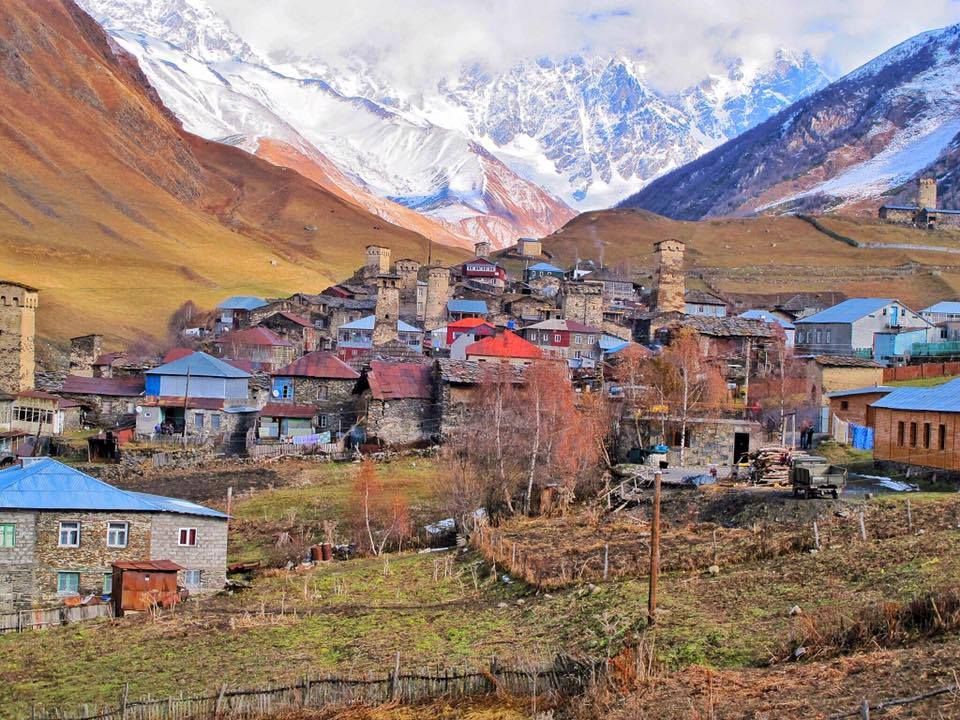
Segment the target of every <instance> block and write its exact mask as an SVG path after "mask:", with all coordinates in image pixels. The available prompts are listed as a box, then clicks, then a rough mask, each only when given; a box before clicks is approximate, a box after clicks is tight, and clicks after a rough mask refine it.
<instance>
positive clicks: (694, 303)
mask: <svg viewBox="0 0 960 720" xmlns="http://www.w3.org/2000/svg"><path fill="white" fill-rule="evenodd" d="M683 303H684V308H683V312H684V313H685V314H687V315H694V316H700V317H726V316H727V301H726V300H724V299H723V298H721V297H718V296H716V295H714V294H713V293H709V292H706V291H705V290H687V291H686V292H685V293H684V294H683Z"/></svg>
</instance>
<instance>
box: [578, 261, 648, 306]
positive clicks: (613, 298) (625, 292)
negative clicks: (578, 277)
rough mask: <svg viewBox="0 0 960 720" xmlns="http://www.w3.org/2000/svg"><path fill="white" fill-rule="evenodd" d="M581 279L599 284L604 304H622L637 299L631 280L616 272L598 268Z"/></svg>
mask: <svg viewBox="0 0 960 720" xmlns="http://www.w3.org/2000/svg"><path fill="white" fill-rule="evenodd" d="M583 279H584V280H587V281H590V282H595V283H600V285H601V287H602V292H601V294H602V295H603V299H604V301H605V302H606V303H612V302H616V303H623V302H629V301H633V300H636V299H637V289H636V287H635V286H634V284H633V280H632V279H631V278H630V276H628V275H626V274H624V273H622V272H619V271H617V270H611V269H610V268H598V269H596V270H593V271H592V272H590V273H588V274H587V275H585V276H584V278H583Z"/></svg>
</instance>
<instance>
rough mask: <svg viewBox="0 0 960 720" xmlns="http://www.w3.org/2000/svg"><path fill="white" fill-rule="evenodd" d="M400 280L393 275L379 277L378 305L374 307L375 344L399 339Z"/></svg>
mask: <svg viewBox="0 0 960 720" xmlns="http://www.w3.org/2000/svg"><path fill="white" fill-rule="evenodd" d="M398 282H399V281H398V280H397V279H396V278H395V277H393V276H387V277H382V276H381V277H378V278H377V305H376V308H375V309H374V316H375V317H374V325H373V344H374V345H383V344H384V343H387V342H390V341H391V340H396V339H397V321H399V320H400V288H399V287H398V285H397V283H398Z"/></svg>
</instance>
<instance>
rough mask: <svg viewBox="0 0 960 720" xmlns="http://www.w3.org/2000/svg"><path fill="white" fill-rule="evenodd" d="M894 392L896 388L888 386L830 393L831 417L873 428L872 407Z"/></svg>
mask: <svg viewBox="0 0 960 720" xmlns="http://www.w3.org/2000/svg"><path fill="white" fill-rule="evenodd" d="M894 390H896V388H894V387H890V386H888V385H867V386H866V387H860V388H850V389H849V390H834V391H833V392H828V393H826V397H827V399H828V400H829V403H830V417H831V419H832V418H834V417H837V418H840V419H841V420H843V421H844V422H849V423H854V424H855V425H862V426H864V427H873V412H872V409H871V408H870V406H871V405H872V404H873V403H875V402H876V401H877V400H879V399H880V398H883V397H886V396H887V395H889V394H890V393H891V392H893V391H894Z"/></svg>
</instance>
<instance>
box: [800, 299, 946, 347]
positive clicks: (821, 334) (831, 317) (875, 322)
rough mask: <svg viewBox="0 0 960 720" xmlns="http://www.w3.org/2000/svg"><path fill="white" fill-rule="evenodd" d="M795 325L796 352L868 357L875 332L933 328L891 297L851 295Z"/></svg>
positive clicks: (930, 331) (927, 329) (929, 330)
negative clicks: (855, 296)
mask: <svg viewBox="0 0 960 720" xmlns="http://www.w3.org/2000/svg"><path fill="white" fill-rule="evenodd" d="M795 325H796V328H797V337H796V346H795V347H796V350H797V353H798V354H800V355H861V356H864V357H872V356H873V349H874V335H875V334H876V333H878V332H881V331H886V330H899V329H901V328H910V329H923V330H925V331H926V332H927V333H933V332H935V331H933V329H932V328H933V326H932V325H931V324H930V323H929V322H927V321H926V320H924V319H923V318H922V317H920V316H919V315H918V314H917V313H915V312H913V311H912V310H911V309H910V308H908V307H907V306H906V305H904V304H903V303H901V302H900V301H898V300H894V299H891V298H851V299H849V300H844V301H843V302H841V303H840V304H838V305H834V306H833V307H830V308H827V309H826V310H822V311H820V312H818V313H816V314H814V315H810V316H808V317H805V318H801V319H799V320H797V321H796V323H795Z"/></svg>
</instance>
